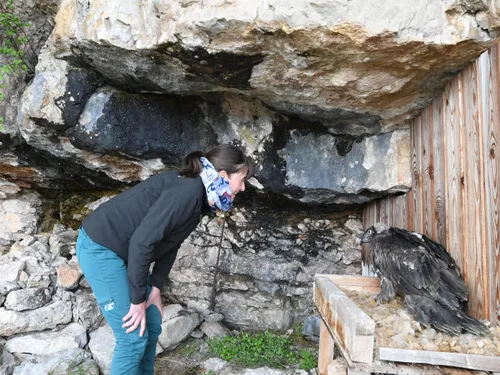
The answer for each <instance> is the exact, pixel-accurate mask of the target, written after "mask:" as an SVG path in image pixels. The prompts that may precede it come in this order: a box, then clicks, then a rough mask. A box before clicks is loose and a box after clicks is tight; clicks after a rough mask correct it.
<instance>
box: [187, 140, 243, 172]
mask: <svg viewBox="0 0 500 375" xmlns="http://www.w3.org/2000/svg"><path fill="white" fill-rule="evenodd" d="M202 156H204V157H206V158H207V159H208V160H209V161H210V163H212V164H213V166H214V168H215V169H216V170H217V172H220V171H222V170H224V171H226V172H227V174H228V175H230V176H231V175H232V174H233V173H238V172H241V171H244V170H246V172H247V173H246V174H247V176H246V177H247V178H249V177H250V176H251V175H252V173H253V167H252V163H251V161H250V159H248V158H247V157H246V156H245V154H244V153H243V152H242V151H241V150H240V149H239V148H237V147H234V146H231V145H219V146H216V147H214V148H212V149H211V150H210V151H208V152H206V153H203V152H202V151H194V152H191V153H190V154H188V155H187V156H186V157H185V158H184V159H183V160H182V163H181V167H180V168H179V174H180V175H182V176H185V177H198V176H199V175H200V173H201V171H202V170H203V167H202V165H201V161H200V158H201V157H202Z"/></svg>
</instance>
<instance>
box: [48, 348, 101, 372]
mask: <svg viewBox="0 0 500 375" xmlns="http://www.w3.org/2000/svg"><path fill="white" fill-rule="evenodd" d="M61 366H64V363H63V361H60V362H59V363H57V364H56V365H55V366H54V367H53V368H52V369H51V370H50V371H49V373H48V375H54V374H56V373H57V374H60V373H61V371H65V372H66V374H65V375H88V374H90V373H93V371H91V368H89V366H90V365H89V364H87V365H86V364H85V362H84V357H83V355H82V354H81V353H80V354H77V355H76V356H75V358H73V359H72V360H71V362H70V363H69V364H68V365H67V368H66V370H63V369H62V368H61Z"/></svg>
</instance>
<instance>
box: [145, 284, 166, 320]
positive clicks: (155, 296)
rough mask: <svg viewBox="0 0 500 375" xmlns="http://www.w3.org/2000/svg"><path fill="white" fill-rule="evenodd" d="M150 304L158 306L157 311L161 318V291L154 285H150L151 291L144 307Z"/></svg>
mask: <svg viewBox="0 0 500 375" xmlns="http://www.w3.org/2000/svg"><path fill="white" fill-rule="evenodd" d="M151 305H155V306H156V307H157V308H158V311H159V312H160V315H161V318H162V319H163V307H162V304H161V293H160V289H158V288H157V287H155V286H152V287H151V291H150V292H149V296H148V300H147V301H146V309H147V308H148V307H149V306H151Z"/></svg>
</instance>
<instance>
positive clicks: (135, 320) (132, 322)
mask: <svg viewBox="0 0 500 375" xmlns="http://www.w3.org/2000/svg"><path fill="white" fill-rule="evenodd" d="M122 320H123V321H124V322H125V323H123V325H122V327H123V328H126V327H129V329H127V331H126V333H130V332H133V331H135V330H136V329H137V327H139V324H140V325H141V331H140V333H139V336H141V337H142V335H144V331H145V330H146V302H142V303H139V304H138V305H134V304H133V303H131V304H130V310H129V311H128V314H127V315H125V316H124V317H123V319H122Z"/></svg>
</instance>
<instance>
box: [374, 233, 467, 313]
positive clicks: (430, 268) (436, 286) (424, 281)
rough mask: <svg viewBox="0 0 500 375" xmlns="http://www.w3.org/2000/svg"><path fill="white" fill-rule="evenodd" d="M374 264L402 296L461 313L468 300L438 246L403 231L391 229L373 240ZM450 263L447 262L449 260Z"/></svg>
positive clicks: (462, 283)
mask: <svg viewBox="0 0 500 375" xmlns="http://www.w3.org/2000/svg"><path fill="white" fill-rule="evenodd" d="M374 245H375V246H377V247H380V249H384V251H375V255H374V257H375V259H374V261H375V263H376V264H377V267H378V268H379V269H380V272H381V273H382V274H384V276H386V277H387V278H389V279H390V280H391V281H392V282H393V283H395V284H396V285H398V286H399V287H400V289H401V291H402V292H403V293H404V294H419V295H426V296H428V297H431V298H434V299H436V300H438V301H439V302H440V303H442V304H443V305H445V306H448V307H450V308H455V309H461V305H460V303H461V301H465V300H466V299H467V289H466V286H465V283H464V282H463V280H462V279H461V278H460V277H459V276H458V274H457V273H456V272H455V270H454V268H453V266H454V262H453V259H451V257H449V255H448V254H443V252H444V253H446V250H444V248H442V246H440V245H439V244H437V243H435V242H434V241H431V240H430V239H428V238H427V237H425V238H424V236H421V235H417V234H415V233H412V232H408V231H406V230H403V229H398V228H390V229H389V230H388V231H387V233H386V234H385V235H379V236H377V238H376V239H375V243H374ZM447 257H449V261H451V263H447V262H448V258H447Z"/></svg>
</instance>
